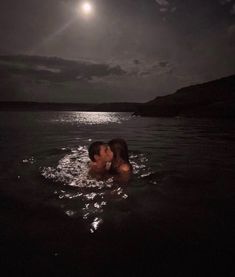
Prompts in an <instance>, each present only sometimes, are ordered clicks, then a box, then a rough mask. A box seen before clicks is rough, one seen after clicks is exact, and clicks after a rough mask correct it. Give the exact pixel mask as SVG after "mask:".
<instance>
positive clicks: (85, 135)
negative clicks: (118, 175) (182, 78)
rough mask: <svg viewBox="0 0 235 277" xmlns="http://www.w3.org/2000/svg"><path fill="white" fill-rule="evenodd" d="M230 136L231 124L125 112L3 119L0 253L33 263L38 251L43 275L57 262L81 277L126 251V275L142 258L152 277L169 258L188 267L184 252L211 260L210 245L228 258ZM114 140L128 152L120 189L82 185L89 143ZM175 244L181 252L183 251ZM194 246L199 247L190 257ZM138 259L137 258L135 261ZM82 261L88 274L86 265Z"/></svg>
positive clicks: (233, 137) (233, 135) (233, 136)
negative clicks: (127, 173)
mask: <svg viewBox="0 0 235 277" xmlns="http://www.w3.org/2000/svg"><path fill="white" fill-rule="evenodd" d="M234 127H235V123H234V121H232V120H218V119H216V120H214V119H213V120H209V119H190V118H188V119H187V118H141V117H133V116H131V114H130V113H103V112H1V113H0V152H1V156H0V169H1V177H0V184H1V187H0V191H1V198H2V201H1V202H2V204H1V205H2V213H1V214H2V215H1V218H2V224H3V226H4V228H3V231H2V232H3V235H4V236H6V238H7V240H6V242H5V248H6V249H15V247H16V244H17V243H16V241H17V242H18V243H19V241H22V243H23V244H26V245H27V243H28V245H29V246H28V247H29V249H28V250H27V251H28V252H29V253H31V254H30V257H31V262H32V263H33V262H36V260H37V259H38V254H36V253H37V251H39V253H43V255H44V257H45V258H44V259H43V260H42V261H41V264H42V268H46V269H47V270H48V267H51V270H52V271H53V272H54V271H56V270H59V268H60V266H59V264H60V263H62V264H63V265H64V267H63V268H66V266H68V265H70V263H72V261H74V260H76V259H79V262H78V264H77V266H78V265H79V266H80V269H81V272H82V273H83V275H82V276H86V274H87V276H90V275H91V273H93V272H94V271H97V272H98V271H99V270H100V269H99V265H100V263H101V260H102V259H101V257H105V258H104V259H103V263H104V264H105V265H108V264H109V265H113V266H116V260H115V259H114V260H113V259H111V256H110V255H111V254H112V255H114V257H116V258H117V257H119V258H120V257H123V253H124V252H125V251H129V254H128V256H129V259H127V257H126V258H122V262H123V263H124V264H125V265H126V266H127V268H129V269H130V271H131V269H132V270H133V268H134V264H136V263H137V262H139V261H140V260H139V259H140V257H141V261H142V263H140V264H141V265H142V268H144V267H147V268H148V269H149V270H148V272H154V273H153V276H154V275H155V273H156V272H155V271H154V270H153V268H152V267H151V268H152V270H153V271H151V270H150V267H149V263H151V265H152V266H153V264H154V263H156V262H157V260H158V261H159V265H160V264H161V265H164V267H165V266H166V265H165V263H166V260H167V258H166V257H168V256H169V255H170V257H171V258H170V261H171V263H175V264H178V260H177V253H178V254H179V253H181V254H180V255H181V257H183V258H184V259H186V258H187V254H186V250H187V251H189V249H194V250H192V251H191V250H190V251H189V253H191V254H192V253H194V254H193V255H195V257H194V256H193V258H195V259H194V260H196V258H198V257H199V256H201V257H203V255H198V256H197V254H195V253H199V252H200V251H201V252H203V253H207V254H208V255H210V256H211V254H212V253H214V254H215V253H217V252H216V249H214V248H213V247H215V246H213V247H212V248H211V245H216V244H215V242H217V244H219V245H224V248H223V251H222V253H223V255H224V256H226V255H227V256H229V254H228V253H227V252H229V251H231V249H232V246H233V245H234V240H232V237H233V236H232V233H233V232H232V228H233V227H234V224H233V211H234V204H233V203H234V192H235V190H234V177H235V174H234V165H235V144H234V141H235V128H234ZM115 137H122V138H124V139H126V141H127V143H128V146H129V150H130V160H131V163H132V164H133V167H134V175H133V178H132V180H131V182H130V183H129V184H126V185H122V186H120V185H118V184H115V182H114V181H113V179H112V178H110V179H108V180H106V181H99V182H97V181H95V180H92V179H87V162H88V157H87V148H88V146H89V144H90V143H92V142H93V141H95V140H104V141H108V140H110V139H112V138H115ZM16 222H17V224H16ZM16 227H17V228H16ZM26 234H27V236H26ZM202 241H203V243H202ZM85 242H86V243H85ZM34 244H36V246H32V245H34ZM208 244H209V245H210V246H208ZM42 245H43V246H42ZM182 245H187V247H186V246H184V247H186V248H183V249H184V250H182V247H183V246H182ZM189 245H190V247H189ZM197 245H200V247H201V248H200V247H199V248H197V251H198V252H195V247H197ZM227 245H230V246H229V247H227ZM18 247H19V245H18ZM192 247H194V248H192ZM5 248H4V249H5ZM19 249H20V250H19V252H20V253H22V251H23V253H26V252H27V251H26V250H22V249H23V248H21V247H20V248H19ZM26 249H27V247H26ZM35 249H37V251H35ZM78 249H80V250H79V251H78ZM127 249H129V250H127ZM166 249H171V250H170V251H168V250H166ZM175 249H177V251H176V250H175ZM198 249H199V250H200V251H199V250H198ZM202 249H203V250H202ZM137 250H138V251H140V252H141V253H143V254H140V255H138V256H137V254H136V253H137V252H136V251H137ZM9 251H10V250H9ZM174 251H176V252H174ZM201 252H200V253H201ZM17 253H18V252H17ZM144 253H145V254H144ZM146 253H148V254H146ZM18 254H19V253H18ZM217 254H218V253H217ZM11 255H12V253H11ZM15 255H16V254H15ZM100 255H101V256H100ZM205 255H206V254H205ZM26 256H27V255H26ZM98 256H99V257H98ZM212 256H213V255H212ZM227 256H226V257H227ZM17 257H19V255H18V256H17ZM160 257H161V258H160ZM163 257H164V258H163ZM22 259H23V261H25V260H24V258H22ZM25 259H26V258H25ZM51 259H52V260H51ZM54 259H55V260H54ZM100 259H101V260H100ZM89 260H92V261H93V263H94V267H95V269H94V268H93V269H92V268H90V267H89V266H87V263H88V261H89ZM49 261H50V262H49ZM58 261H59V262H58ZM150 261H151V262H150ZM173 261H174V262H173ZM176 261H177V262H176ZM226 261H227V262H228V261H229V258H228V257H227V258H226ZM187 262H189V261H187ZM57 263H58V264H57ZM22 264H23V262H22V263H20V265H19V267H20V268H22V267H23V266H22ZM49 264H51V265H50V266H49ZM189 264H190V263H189ZM137 268H138V266H137V267H136V266H135V270H136V272H139V271H138V270H137ZM74 271H76V270H75V269H74ZM119 271H120V272H122V269H121V268H119ZM139 273H140V272H139ZM136 274H137V273H136ZM150 275H151V274H150ZM134 276H136V275H134Z"/></svg>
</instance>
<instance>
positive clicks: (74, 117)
mask: <svg viewBox="0 0 235 277" xmlns="http://www.w3.org/2000/svg"><path fill="white" fill-rule="evenodd" d="M128 118H129V117H127V116H126V115H125V116H123V115H121V114H120V113H115V112H66V113H63V116H62V117H61V118H60V119H55V120H54V121H59V122H74V123H82V124H86V125H95V124H109V123H121V122H122V121H123V120H126V119H128Z"/></svg>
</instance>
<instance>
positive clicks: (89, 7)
mask: <svg viewBox="0 0 235 277" xmlns="http://www.w3.org/2000/svg"><path fill="white" fill-rule="evenodd" d="M81 8H82V12H83V14H85V15H89V14H91V13H92V11H93V6H92V5H91V3H89V2H84V3H83V4H82V6H81Z"/></svg>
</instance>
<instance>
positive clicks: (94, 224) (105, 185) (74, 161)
mask: <svg viewBox="0 0 235 277" xmlns="http://www.w3.org/2000/svg"><path fill="white" fill-rule="evenodd" d="M67 150H68V149H67ZM130 161H131V164H132V166H133V173H134V175H135V176H136V177H137V178H144V177H145V176H148V175H150V174H151V171H150V169H149V167H148V166H147V162H148V159H147V157H146V156H145V155H144V154H133V155H130ZM88 163H89V158H88V149H87V147H86V146H79V147H78V148H73V149H70V153H68V154H66V155H65V156H64V157H63V158H62V159H60V160H59V161H58V164H57V165H56V166H55V167H43V168H42V169H41V174H42V176H43V177H44V178H45V179H47V180H51V181H52V182H54V183H58V184H60V185H64V186H65V188H64V189H59V187H56V189H55V191H54V194H55V195H56V196H57V197H58V199H59V200H63V201H64V202H63V204H62V205H61V208H62V209H64V212H65V214H66V215H68V216H69V217H79V216H82V218H83V219H84V220H86V221H87V222H88V225H89V230H90V232H91V233H93V232H95V231H96V230H97V229H98V228H99V226H100V225H101V224H102V223H103V221H104V219H103V215H104V212H105V210H106V209H107V207H108V206H110V205H112V203H114V202H117V201H125V200H126V199H127V198H128V193H127V188H128V186H127V184H125V185H123V184H122V185H120V184H118V183H117V182H115V180H114V178H113V177H111V178H108V179H106V180H96V179H93V178H91V177H89V176H88ZM71 188H74V189H72V190H71ZM78 200H79V203H82V206H81V205H77V203H76V202H77V201H78Z"/></svg>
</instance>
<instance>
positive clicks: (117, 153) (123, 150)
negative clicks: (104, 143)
mask: <svg viewBox="0 0 235 277" xmlns="http://www.w3.org/2000/svg"><path fill="white" fill-rule="evenodd" d="M108 145H109V147H110V149H111V151H112V152H113V158H114V159H115V160H116V159H122V160H123V161H125V162H127V163H129V155H128V147H127V144H126V142H125V140H124V139H121V138H117V139H112V140H110V141H109V142H108Z"/></svg>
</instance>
